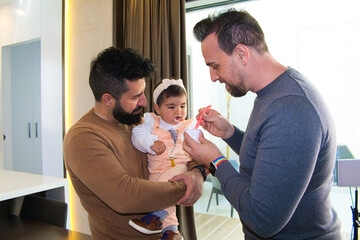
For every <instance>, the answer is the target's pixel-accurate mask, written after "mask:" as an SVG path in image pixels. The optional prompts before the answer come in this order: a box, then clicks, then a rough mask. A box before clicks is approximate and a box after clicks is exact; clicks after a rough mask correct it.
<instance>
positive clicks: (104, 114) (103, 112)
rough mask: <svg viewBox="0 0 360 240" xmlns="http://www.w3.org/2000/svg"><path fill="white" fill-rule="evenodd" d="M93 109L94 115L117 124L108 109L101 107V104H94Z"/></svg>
mask: <svg viewBox="0 0 360 240" xmlns="http://www.w3.org/2000/svg"><path fill="white" fill-rule="evenodd" d="M93 109H94V112H95V113H96V115H98V116H99V117H101V118H102V119H105V120H107V121H109V122H117V121H116V120H115V119H114V117H113V116H112V114H111V113H110V112H109V109H108V108H107V107H106V106H103V105H101V103H95V106H94V107H93Z"/></svg>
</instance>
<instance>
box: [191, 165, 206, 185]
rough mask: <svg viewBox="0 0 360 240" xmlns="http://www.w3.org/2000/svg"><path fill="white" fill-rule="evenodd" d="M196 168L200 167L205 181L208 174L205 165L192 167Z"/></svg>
mask: <svg viewBox="0 0 360 240" xmlns="http://www.w3.org/2000/svg"><path fill="white" fill-rule="evenodd" d="M194 168H197V169H199V170H200V172H201V174H202V175H203V178H204V181H205V180H206V177H207V175H206V172H205V169H204V167H203V166H201V165H197V166H195V167H193V168H192V169H194Z"/></svg>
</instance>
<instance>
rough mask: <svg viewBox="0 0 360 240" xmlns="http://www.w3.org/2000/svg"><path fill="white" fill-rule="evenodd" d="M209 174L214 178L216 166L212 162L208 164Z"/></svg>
mask: <svg viewBox="0 0 360 240" xmlns="http://www.w3.org/2000/svg"><path fill="white" fill-rule="evenodd" d="M209 172H210V173H211V175H213V176H215V173H216V166H215V164H214V163H213V162H210V167H209Z"/></svg>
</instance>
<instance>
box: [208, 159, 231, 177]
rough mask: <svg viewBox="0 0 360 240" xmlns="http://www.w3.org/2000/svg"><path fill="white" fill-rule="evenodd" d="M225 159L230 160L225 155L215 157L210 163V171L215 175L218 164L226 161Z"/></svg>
mask: <svg viewBox="0 0 360 240" xmlns="http://www.w3.org/2000/svg"><path fill="white" fill-rule="evenodd" d="M225 161H228V159H227V158H226V157H224V156H221V157H218V158H217V159H215V160H214V161H212V162H211V163H210V168H209V171H210V173H211V174H212V175H213V176H215V172H216V169H217V168H218V166H219V165H220V163H222V162H225Z"/></svg>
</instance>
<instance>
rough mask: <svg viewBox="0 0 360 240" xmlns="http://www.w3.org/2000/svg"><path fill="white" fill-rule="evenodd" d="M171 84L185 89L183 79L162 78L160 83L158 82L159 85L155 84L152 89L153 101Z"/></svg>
mask: <svg viewBox="0 0 360 240" xmlns="http://www.w3.org/2000/svg"><path fill="white" fill-rule="evenodd" d="M171 85H178V86H180V87H182V88H184V89H185V86H184V84H183V81H182V80H181V79H178V80H175V79H163V80H162V83H161V84H159V86H157V87H156V88H155V90H154V93H153V99H154V103H156V100H157V99H158V97H159V95H160V94H161V92H162V91H164V90H165V89H167V88H168V87H169V86H171Z"/></svg>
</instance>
